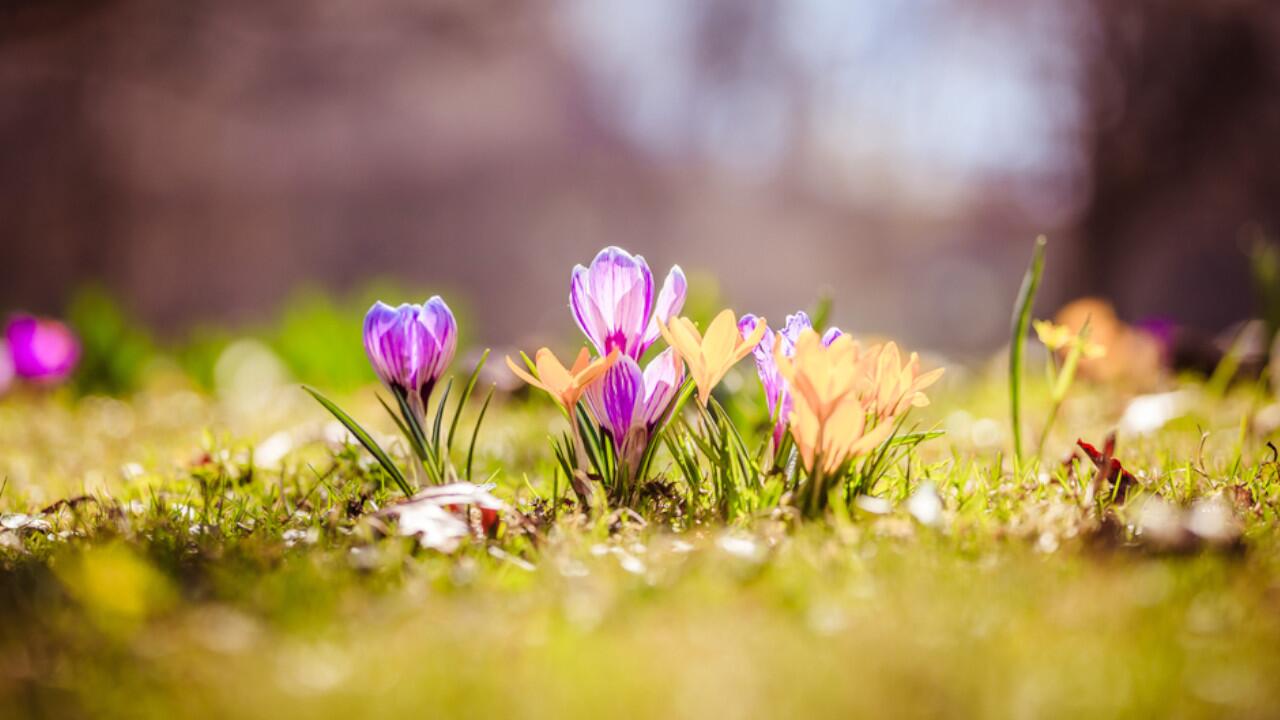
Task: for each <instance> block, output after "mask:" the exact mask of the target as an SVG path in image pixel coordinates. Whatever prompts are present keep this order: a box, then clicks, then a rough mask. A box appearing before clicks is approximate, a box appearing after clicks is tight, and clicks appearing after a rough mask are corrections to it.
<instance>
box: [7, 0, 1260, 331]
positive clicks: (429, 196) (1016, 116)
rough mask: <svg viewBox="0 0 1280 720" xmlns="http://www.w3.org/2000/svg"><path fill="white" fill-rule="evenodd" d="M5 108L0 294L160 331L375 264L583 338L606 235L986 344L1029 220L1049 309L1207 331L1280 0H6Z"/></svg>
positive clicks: (1252, 158) (1255, 214) (1236, 285)
mask: <svg viewBox="0 0 1280 720" xmlns="http://www.w3.org/2000/svg"><path fill="white" fill-rule="evenodd" d="M0 142H2V143H3V147H4V152H3V162H0V310H8V311H14V310H19V309H23V310H29V311H35V312H41V313H51V314H57V313H62V312H65V311H66V306H67V303H68V302H69V298H72V297H74V296H75V294H76V292H77V291H78V290H79V289H81V288H83V287H85V286H88V285H92V286H97V287H99V288H101V289H102V290H103V291H105V292H106V293H107V294H108V295H109V296H110V297H114V298H115V299H116V300H117V301H118V303H119V304H120V306H121V307H122V308H123V311H124V312H126V313H127V314H128V315H129V316H130V317H136V318H139V319H140V321H141V322H142V323H144V324H145V325H147V326H148V327H151V328H153V329H155V330H156V331H157V332H159V333H160V334H161V335H162V336H163V335H168V336H180V335H184V334H187V333H190V332H192V329H193V328H198V327H207V326H209V325H210V324H217V325H222V326H229V327H235V326H237V325H240V324H252V323H256V322H263V318H266V317H271V316H273V314H275V313H279V312H280V308H281V307H284V306H287V303H288V299H289V298H291V297H296V293H298V292H299V288H307V287H310V288H318V289H321V290H322V291H324V292H328V293H331V294H332V295H333V296H334V297H346V296H351V295H355V294H359V293H360V292H363V291H364V290H362V289H364V288H368V287H369V283H370V282H373V281H376V280H379V279H381V280H382V281H383V282H390V283H393V284H395V283H398V284H399V285H398V286H399V287H403V288H408V289H411V291H412V292H414V293H418V292H422V293H425V292H441V293H444V294H446V296H447V297H449V298H450V299H451V301H453V302H454V303H455V304H457V305H461V306H465V308H466V315H467V318H468V322H469V325H470V330H469V332H470V338H471V339H473V340H477V341H484V342H487V343H492V344H497V345H502V346H510V345H517V344H524V343H528V342H532V341H534V340H537V339H546V338H548V337H554V336H564V335H567V334H568V333H570V332H571V330H572V324H571V319H570V316H569V313H568V312H567V310H566V307H565V306H566V302H567V300H566V295H567V283H568V274H569V270H570V268H571V266H572V265H573V264H574V263H577V262H587V261H588V260H589V259H590V258H591V257H592V255H593V254H594V252H595V251H596V250H597V249H599V248H600V247H601V246H603V245H606V244H618V245H622V246H624V247H626V248H628V249H630V250H632V251H635V252H641V253H643V254H644V255H645V256H646V257H647V258H648V259H649V260H650V262H651V264H652V265H653V266H654V267H655V271H656V272H659V273H665V271H666V269H667V268H668V267H669V266H670V265H671V264H672V263H677V262H678V263H680V264H681V265H683V266H684V267H685V269H686V270H687V271H688V272H689V273H690V274H691V275H692V276H693V279H694V283H695V292H699V290H698V287H697V285H701V287H702V292H705V293H708V294H709V293H713V292H714V293H720V294H721V295H722V297H723V298H724V299H725V300H726V301H727V302H730V303H732V304H733V305H734V306H735V307H737V308H738V309H740V310H742V311H746V310H750V311H755V312H758V313H762V314H765V315H768V316H771V317H772V316H778V317H780V316H781V315H782V314H784V313H785V312H788V311H791V310H793V309H796V308H801V307H806V306H811V305H812V304H813V302H814V301H815V300H816V299H817V298H818V297H819V295H821V294H823V293H824V292H825V293H830V295H831V297H832V298H833V299H834V301H835V313H834V316H833V320H834V321H836V322H837V323H839V324H841V325H842V326H845V327H847V328H850V329H853V330H855V331H861V332H883V333H892V334H895V335H898V336H900V337H902V338H903V339H905V340H907V341H909V342H911V343H912V344H914V345H918V346H927V347H933V348H937V349H941V350H944V351H947V352H950V353H952V354H955V355H958V356H965V355H971V356H980V355H981V354H983V353H989V352H990V351H992V350H994V349H995V348H997V347H998V346H999V344H1000V343H1001V342H1002V341H1003V339H1004V338H1005V336H1006V334H1007V329H1008V322H1009V320H1008V319H1009V312H1010V305H1011V302H1012V298H1013V296H1014V294H1015V291H1016V287H1017V284H1018V283H1019V281H1020V278H1021V273H1022V270H1023V268H1024V267H1025V264H1026V261H1027V258H1028V256H1029V253H1030V247H1031V241H1032V239H1033V238H1034V237H1035V236H1036V235H1037V234H1040V233H1045V234H1047V235H1049V237H1050V242H1051V246H1050V257H1049V266H1048V274H1047V279H1046V286H1045V291H1044V293H1043V295H1042V303H1043V304H1044V305H1045V306H1046V307H1047V308H1048V309H1049V310H1051V309H1052V307H1053V306H1054V305H1055V304H1057V303H1061V302H1062V301H1063V300H1065V299H1068V298H1071V297H1076V296H1080V295H1084V294H1098V295H1104V296H1106V297H1109V298H1111V299H1112V300H1113V301H1114V302H1115V304H1116V306H1117V308H1118V310H1119V312H1120V314H1121V315H1122V316H1123V317H1125V318H1126V319H1129V320H1138V319H1141V318H1143V317H1146V316H1151V315H1159V316H1165V317H1169V318H1172V319H1174V320H1177V321H1178V322H1181V323H1185V324H1188V325H1192V326H1196V327H1200V328H1204V329H1205V330H1207V331H1215V330H1219V329H1221V328H1223V327H1226V326H1227V325H1229V324H1231V323H1232V322H1234V321H1236V320H1239V319H1242V318H1245V317H1247V316H1250V315H1252V314H1255V313H1256V310H1255V307H1254V300H1253V297H1252V294H1251V288H1250V282H1249V261H1248V252H1249V248H1250V247H1251V244H1252V243H1254V242H1256V241H1258V240H1259V239H1265V238H1268V237H1271V236H1273V234H1274V233H1275V232H1276V231H1277V229H1280V4H1277V3H1275V2H1274V0H1256V1H1251V0H1129V1H1127V2H1114V0H894V1H893V2H888V1H870V0H643V1H631V0H626V1H623V0H618V1H614V2H606V1H602V0H531V1H528V2H510V1H508V2H500V1H498V0H314V1H311V2H305V3H271V2H261V1H260V0H183V2H173V1H172V0H8V1H7V2H5V3H4V4H3V6H0ZM399 299H408V298H394V297H389V298H388V300H399ZM417 299H419V300H421V299H422V298H417Z"/></svg>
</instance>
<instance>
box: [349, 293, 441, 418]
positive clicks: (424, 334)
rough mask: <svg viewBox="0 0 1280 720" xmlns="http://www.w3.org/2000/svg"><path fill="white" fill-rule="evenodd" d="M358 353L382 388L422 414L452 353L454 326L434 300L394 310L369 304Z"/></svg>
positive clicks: (387, 306) (438, 301) (435, 298)
mask: <svg viewBox="0 0 1280 720" xmlns="http://www.w3.org/2000/svg"><path fill="white" fill-rule="evenodd" d="M364 349H365V352H366V353H368V355H369V362H370V363H372V364H373V369H374V372H376V373H377V374H378V378H379V379H381V380H382V382H384V383H386V384H387V386H388V387H390V388H391V389H392V390H396V391H400V392H403V393H405V394H406V395H408V396H409V397H410V398H411V399H413V401H414V402H415V403H417V402H419V401H420V402H421V407H422V408H425V407H426V405H427V399H428V398H430V397H431V391H432V389H434V388H435V384H436V381H437V380H439V379H440V376H441V375H443V374H444V371H445V368H447V367H448V366H449V363H450V362H452V361H453V354H454V352H455V351H456V350H457V349H458V325H457V322H456V321H455V320H454V318H453V312H452V311H450V310H449V306H448V305H446V304H445V302H444V300H442V299H440V296H439V295H436V296H434V297H432V298H431V299H430V300H428V301H427V302H425V303H424V304H422V305H401V306H400V307H398V308H393V307H391V306H390V305H387V304H385V303H381V302H378V303H374V305H373V307H372V308H370V309H369V313H368V314H367V315H365V318H364ZM419 409H421V408H419Z"/></svg>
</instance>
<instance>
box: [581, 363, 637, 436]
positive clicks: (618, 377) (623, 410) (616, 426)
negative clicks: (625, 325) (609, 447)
mask: <svg viewBox="0 0 1280 720" xmlns="http://www.w3.org/2000/svg"><path fill="white" fill-rule="evenodd" d="M643 400H644V373H642V372H641V371H640V366H639V365H638V364H636V361H635V360H632V359H631V358H629V357H627V356H625V355H624V356H622V357H621V358H619V359H618V361H617V362H616V363H614V364H613V367H611V368H609V370H608V371H607V372H605V374H604V377H602V378H601V379H600V380H599V381H597V382H596V383H594V384H592V385H591V387H589V388H587V392H586V401H587V407H588V409H590V410H591V414H592V416H594V417H595V419H596V422H598V423H599V424H600V425H601V426H602V427H603V428H604V429H606V430H608V431H609V433H610V434H611V435H613V439H614V443H615V444H618V443H621V442H622V441H623V439H625V438H626V437H627V434H628V432H630V430H631V428H632V426H633V425H634V424H635V422H636V421H637V420H638V419H639V418H638V417H637V415H638V411H639V409H640V403H642V402H643Z"/></svg>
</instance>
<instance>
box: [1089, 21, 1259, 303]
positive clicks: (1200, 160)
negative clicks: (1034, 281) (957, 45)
mask: <svg viewBox="0 0 1280 720" xmlns="http://www.w3.org/2000/svg"><path fill="white" fill-rule="evenodd" d="M1094 4H1095V6H1096V12H1097V17H1098V23H1097V26H1096V34H1095V35H1094V36H1093V37H1089V38H1086V39H1085V47H1084V51H1085V57H1086V66H1085V83H1086V87H1085V93H1084V99H1085V102H1086V103H1087V106H1088V109H1087V111H1086V112H1087V116H1086V117H1087V127H1086V133H1087V137H1086V139H1085V142H1084V150H1085V152H1086V153H1087V154H1088V157H1089V161H1088V162H1089V163H1090V166H1091V167H1090V172H1089V173H1088V175H1089V176H1090V179H1091V182H1092V188H1091V191H1090V196H1089V201H1088V204H1087V206H1086V209H1085V212H1084V214H1083V216H1082V220H1081V224H1080V229H1081V245H1080V253H1079V255H1078V261H1079V267H1078V268H1077V272H1076V273H1074V278H1073V282H1074V284H1075V286H1074V287H1073V288H1071V291H1073V292H1074V293H1075V294H1077V295H1079V294H1086V293H1087V294H1101V295H1106V296H1110V297H1112V298H1114V299H1115V301H1116V302H1117V305H1118V306H1119V307H1120V310H1121V312H1122V314H1126V315H1129V316H1130V317H1131V319H1132V318H1133V317H1134V316H1141V315H1144V314H1151V313H1161V314H1169V315H1172V316H1173V317H1174V318H1175V319H1177V320H1180V321H1183V322H1187V323H1191V324H1197V325H1200V326H1203V327H1207V328H1217V327H1221V326H1222V325H1224V324H1226V323H1229V322H1231V321H1233V320H1236V319H1239V318H1240V317H1243V316H1246V315H1248V314H1250V313H1252V312H1254V310H1253V307H1252V298H1251V295H1250V288H1249V284H1248V261H1247V258H1246V251H1247V249H1248V248H1247V247H1246V244H1245V243H1244V242H1243V241H1242V238H1243V237H1244V236H1245V235H1248V234H1256V231H1257V230H1261V231H1262V232H1264V233H1267V234H1269V235H1270V236H1271V237H1273V238H1275V236H1276V233H1277V232H1280V3H1276V2H1274V0H1240V1H1236V2H1222V1H1220V0H1131V1H1129V2H1119V3H1117V2H1113V1H1112V0H1094ZM1197 289H1200V290H1204V291H1206V292H1197ZM1210 289H1213V290H1214V291H1215V292H1213V294H1212V296H1208V295H1209V293H1208V292H1207V291H1208V290H1210Z"/></svg>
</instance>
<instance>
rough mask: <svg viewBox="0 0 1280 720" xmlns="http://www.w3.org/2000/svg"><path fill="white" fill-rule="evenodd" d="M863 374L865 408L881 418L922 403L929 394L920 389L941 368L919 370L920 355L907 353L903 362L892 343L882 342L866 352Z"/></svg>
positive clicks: (932, 382)
mask: <svg viewBox="0 0 1280 720" xmlns="http://www.w3.org/2000/svg"><path fill="white" fill-rule="evenodd" d="M868 356H869V357H868V362H867V364H866V365H865V366H864V367H865V368H866V370H867V375H866V376H865V377H863V379H862V383H863V392H864V395H863V396H864V398H865V399H866V400H867V401H868V402H867V405H868V409H869V410H870V411H871V412H874V413H875V414H876V416H877V417H878V418H879V419H880V420H881V421H885V420H890V419H892V418H895V417H897V416H899V415H901V414H902V413H904V412H906V411H907V410H909V409H911V408H913V407H925V406H927V405H928V404H929V397H928V396H927V395H925V394H924V391H925V390H926V389H927V388H928V387H929V386H931V385H933V384H934V383H936V382H937V381H938V378H941V377H942V373H943V372H944V369H943V368H938V369H936V370H932V371H930V372H927V373H921V372H920V356H919V355H917V354H916V353H911V356H910V357H909V358H908V359H907V362H906V363H905V364H904V363H903V362H902V359H901V357H902V356H901V355H900V354H899V352H898V345H897V344H896V343H892V342H890V343H886V344H884V345H880V346H877V347H876V348H873V349H872V350H871V352H870V353H868Z"/></svg>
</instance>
